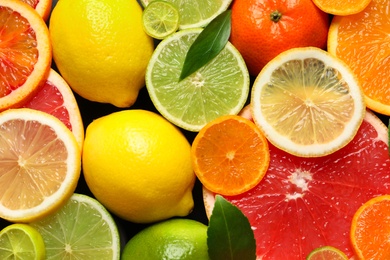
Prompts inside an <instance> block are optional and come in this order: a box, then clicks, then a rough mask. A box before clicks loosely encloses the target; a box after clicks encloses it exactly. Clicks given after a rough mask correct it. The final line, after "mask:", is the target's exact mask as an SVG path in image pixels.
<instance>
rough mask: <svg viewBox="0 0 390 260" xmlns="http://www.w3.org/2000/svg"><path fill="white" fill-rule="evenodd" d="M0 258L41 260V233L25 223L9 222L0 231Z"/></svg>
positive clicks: (43, 253) (43, 245)
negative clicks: (9, 223)
mask: <svg viewBox="0 0 390 260" xmlns="http://www.w3.org/2000/svg"><path fill="white" fill-rule="evenodd" d="M0 245H1V246H0V259H18V260H43V259H45V244H44V242H43V239H42V236H41V234H40V233H39V232H38V231H37V230H36V229H35V228H33V227H32V226H30V225H27V224H11V225H9V226H7V227H5V228H4V229H2V230H1V231H0Z"/></svg>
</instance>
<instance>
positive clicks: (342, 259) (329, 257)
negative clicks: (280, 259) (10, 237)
mask: <svg viewBox="0 0 390 260" xmlns="http://www.w3.org/2000/svg"><path fill="white" fill-rule="evenodd" d="M325 259H326V260H348V259H349V258H348V257H347V256H346V255H345V254H344V252H343V251H341V250H340V249H338V248H336V247H333V246H322V247H319V248H316V249H314V250H313V251H311V252H310V254H309V255H308V256H307V257H306V260H325Z"/></svg>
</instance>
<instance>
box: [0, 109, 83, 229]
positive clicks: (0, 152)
mask: <svg viewBox="0 0 390 260" xmlns="http://www.w3.org/2000/svg"><path fill="white" fill-rule="evenodd" d="M80 168H81V152H80V148H79V146H78V144H77V141H76V139H75V137H74V135H73V134H72V132H71V131H70V130H69V129H68V128H67V127H66V126H65V125H64V124H63V123H62V122H61V121H60V120H59V119H57V118H56V117H54V116H52V115H49V114H47V113H45V112H41V111H38V110H33V109H29V108H18V109H9V110H6V111H3V112H1V113H0V217H1V218H4V219H6V220H9V221H12V222H28V221H32V220H35V219H39V218H41V217H43V216H46V215H48V214H50V213H51V212H53V211H55V210H57V209H58V208H59V207H60V206H61V205H63V203H65V202H66V200H67V199H69V198H70V196H71V195H72V194H73V192H74V190H75V188H76V186H77V182H78V179H79V176H80Z"/></svg>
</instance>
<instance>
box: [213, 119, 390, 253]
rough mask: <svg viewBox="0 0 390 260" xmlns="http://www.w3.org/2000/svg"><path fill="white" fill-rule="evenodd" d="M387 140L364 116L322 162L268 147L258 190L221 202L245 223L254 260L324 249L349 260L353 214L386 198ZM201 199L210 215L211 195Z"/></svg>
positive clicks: (375, 122)
mask: <svg viewBox="0 0 390 260" xmlns="http://www.w3.org/2000/svg"><path fill="white" fill-rule="evenodd" d="M387 140H388V138H387V127H386V126H385V125H384V124H383V123H382V122H381V121H380V119H379V118H377V117H376V116H375V115H374V114H373V113H372V112H367V113H366V116H365V119H364V121H363V123H362V125H361V127H360V128H359V131H358V133H357V135H356V136H355V138H354V139H353V140H352V141H351V142H350V143H349V144H348V145H347V146H345V147H344V148H342V149H341V150H339V151H337V152H335V153H333V154H330V155H327V156H324V157H318V158H302V157H296V156H293V155H290V154H288V153H286V152H284V151H282V150H279V149H277V148H276V147H274V146H273V145H271V144H270V145H269V148H270V155H271V161H270V164H269V169H268V171H267V173H266V175H265V176H264V178H263V180H262V181H261V182H260V183H259V185H258V186H256V187H255V188H253V189H252V190H250V191H248V192H246V193H243V194H241V195H238V196H230V197H225V198H226V199H227V200H229V201H231V202H232V203H233V204H234V205H236V206H238V207H239V208H240V209H241V210H242V211H243V213H244V214H245V215H246V216H247V217H248V219H249V221H250V223H251V225H252V227H253V230H254V234H255V238H256V242H257V258H258V259H305V257H306V256H307V255H308V254H309V253H310V252H311V251H312V250H314V249H315V248H318V247H320V246H325V245H331V246H334V247H336V248H339V249H340V250H341V251H343V252H345V253H346V255H347V256H348V257H352V256H353V255H354V253H353V249H352V246H351V243H350V239H349V231H350V226H351V221H352V217H353V215H354V213H355V212H356V210H357V209H358V208H359V207H360V206H361V205H362V204H363V203H364V202H366V201H368V200H369V199H371V198H373V197H376V196H379V195H382V194H388V193H390V178H389V176H390V167H389V165H390V159H389V154H388V143H387ZM205 194H206V195H205V206H206V211H207V212H211V211H210V210H211V207H210V206H211V205H212V204H213V203H212V202H210V195H211V193H210V192H205ZM211 197H213V196H211Z"/></svg>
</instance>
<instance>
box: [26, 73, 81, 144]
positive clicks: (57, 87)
mask: <svg viewBox="0 0 390 260" xmlns="http://www.w3.org/2000/svg"><path fill="white" fill-rule="evenodd" d="M22 107H26V108H32V109H35V110H40V111H43V112H46V113H49V114H51V115H53V116H55V117H57V118H58V119H60V120H61V121H62V122H63V123H64V124H65V125H66V126H67V127H68V128H69V129H70V130H71V131H72V132H73V134H74V135H75V137H76V140H77V143H78V144H79V146H80V148H81V147H82V145H83V141H84V126H83V121H82V118H81V114H80V110H79V107H78V105H77V101H76V98H75V96H74V94H73V92H72V90H71V88H70V87H69V85H68V83H66V81H65V80H64V79H63V78H62V77H61V75H59V74H58V73H57V72H55V71H54V70H53V69H51V70H50V73H49V77H48V78H47V80H46V82H45V84H44V85H43V87H41V88H40V89H39V91H38V92H37V93H36V94H35V95H34V96H33V97H32V98H31V99H29V100H28V101H27V102H26V103H25V104H24V105H23V106H22Z"/></svg>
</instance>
